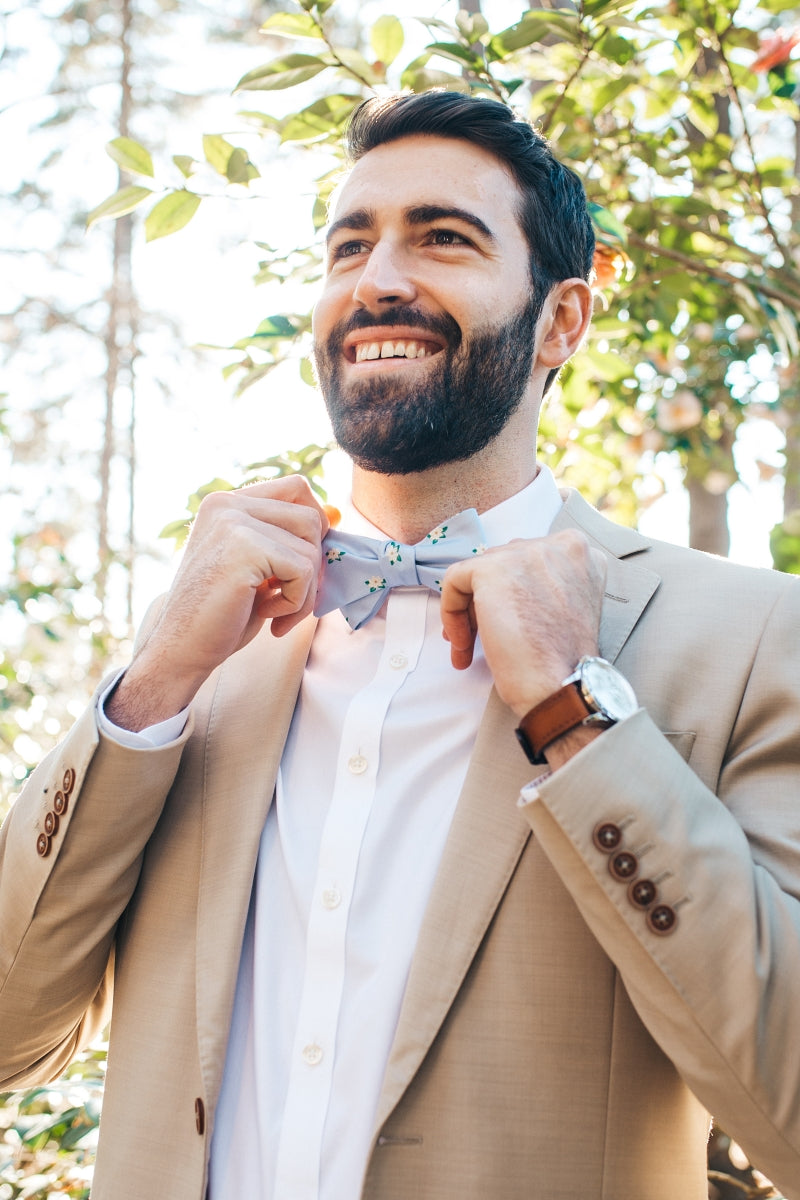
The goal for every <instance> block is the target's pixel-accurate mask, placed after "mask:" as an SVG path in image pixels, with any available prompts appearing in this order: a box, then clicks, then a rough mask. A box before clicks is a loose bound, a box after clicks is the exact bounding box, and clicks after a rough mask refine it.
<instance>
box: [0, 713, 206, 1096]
mask: <svg viewBox="0 0 800 1200" xmlns="http://www.w3.org/2000/svg"><path fill="white" fill-rule="evenodd" d="M187 735H188V729H187V731H186V733H185V734H184V738H185V736H187ZM183 740H184V739H181V740H180V741H179V742H177V743H173V744H172V745H170V746H168V747H165V748H164V749H162V750H130V749H126V748H125V747H122V746H118V745H115V744H114V743H113V742H111V741H109V740H108V739H106V738H101V737H99V735H98V733H97V727H96V721H95V713H94V710H93V709H92V710H89V711H87V712H86V713H85V714H84V716H83V717H82V718H81V720H80V721H79V722H78V724H77V725H76V726H75V728H74V729H73V731H72V733H71V734H70V735H69V737H68V738H67V739H66V740H65V741H64V742H63V743H62V744H61V745H60V746H59V747H57V749H56V750H55V751H53V752H52V754H51V755H50V756H48V758H47V759H46V760H45V761H44V762H43V763H42V764H41V765H40V767H38V768H37V770H36V771H35V772H34V774H33V775H32V776H31V779H30V780H29V782H28V784H27V786H26V788H25V789H24V791H23V793H22V794H21V795H20V797H19V799H18V800H17V802H16V803H15V805H14V807H13V809H12V811H11V814H10V815H9V817H8V819H7V820H6V822H5V824H4V826H3V829H2V830H1V831H0V1077H2V1078H3V1079H4V1080H6V1081H8V1082H11V1081H13V1082H14V1083H15V1084H19V1082H20V1080H22V1079H25V1078H27V1077H28V1076H27V1074H26V1073H28V1072H30V1070H31V1069H32V1068H35V1064H38V1076H39V1077H51V1076H52V1074H54V1073H57V1072H58V1070H60V1069H61V1068H62V1067H63V1066H64V1065H65V1063H66V1062H67V1061H69V1057H70V1056H71V1055H72V1054H73V1053H74V1051H75V1050H76V1049H77V1047H78V1045H79V1044H80V1042H81V1041H84V1040H86V1039H87V1038H89V1037H91V1036H92V1034H93V1032H94V1031H95V1029H96V1028H97V1027H98V1025H99V1023H101V1022H102V1019H103V1018H104V1016H105V1015H106V1005H107V999H108V989H107V987H106V986H105V985H104V979H105V978H106V972H107V966H108V962H109V957H110V953H111V949H112V946H113V939H114V932H115V927H116V923H117V920H118V919H119V916H120V914H121V912H122V911H123V909H124V908H125V905H126V904H127V902H128V900H129V898H130V896H131V893H132V892H133V889H134V887H135V886H136V881H137V878H138V874H139V868H140V864H141V858H142V853H143V849H144V846H145V845H146V843H147V840H148V838H149V836H150V834H151V832H152V830H153V828H154V826H155V824H156V822H157V820H158V817H159V815H160V812H161V809H162V807H163V804H164V799H165V797H166V795H167V793H168V791H169V788H170V785H171V783H172V779H173V777H174V775H175V771H176V770H177V766H178V763H179V761H180V757H181V751H182V744H183ZM67 772H74V782H73V786H72V788H71V789H70V790H69V793H68V794H67V795H66V806H65V804H64V802H63V801H58V802H57V803H56V797H57V794H58V793H59V792H60V793H61V795H62V796H64V795H65V793H64V791H63V784H64V777H65V773H67ZM56 809H61V813H60V815H59V818H58V823H57V827H56V828H55V829H54V830H53V822H52V816H51V819H50V821H49V823H46V822H47V816H48V814H53V813H54V812H55V811H56ZM46 828H47V829H51V830H53V832H52V833H51V834H50V835H48V834H47V833H46V832H45V829H46ZM43 838H44V839H45V840H43Z"/></svg>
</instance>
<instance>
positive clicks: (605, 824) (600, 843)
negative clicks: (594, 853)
mask: <svg viewBox="0 0 800 1200" xmlns="http://www.w3.org/2000/svg"><path fill="white" fill-rule="evenodd" d="M592 841H593V842H594V844H595V846H596V847H597V849H598V850H602V852H603V854H611V853H612V851H614V850H616V848H617V846H619V844H620V843H621V841H622V830H621V829H620V827H619V825H615V824H614V823H613V822H612V821H601V823H600V824H599V825H597V826H596V827H595V831H594V833H593V834H592Z"/></svg>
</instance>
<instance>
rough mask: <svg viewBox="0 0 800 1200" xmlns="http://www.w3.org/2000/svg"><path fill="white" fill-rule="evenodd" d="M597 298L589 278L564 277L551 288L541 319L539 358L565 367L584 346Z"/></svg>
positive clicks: (547, 362) (545, 364) (542, 361)
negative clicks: (593, 295) (569, 359)
mask: <svg viewBox="0 0 800 1200" xmlns="http://www.w3.org/2000/svg"><path fill="white" fill-rule="evenodd" d="M592 307H593V297H592V292H591V288H590V287H589V285H588V283H587V282H586V280H585V279H562V280H561V281H560V282H559V283H557V284H555V286H554V287H553V288H551V290H550V294H549V295H548V297H547V299H546V300H545V303H544V309H543V311H542V315H541V317H540V319H539V326H538V330H537V332H539V334H540V336H539V338H538V339H537V340H538V342H539V345H538V347H537V355H536V357H537V360H538V362H539V363H541V365H542V366H544V367H548V368H549V369H552V368H554V367H560V366H562V365H563V364H564V363H565V362H566V361H567V359H568V358H571V357H572V355H573V354H574V353H575V351H576V350H577V349H578V347H579V346H580V344H581V342H582V341H583V339H584V337H585V336H586V330H587V329H588V328H589V322H590V321H591V319H592Z"/></svg>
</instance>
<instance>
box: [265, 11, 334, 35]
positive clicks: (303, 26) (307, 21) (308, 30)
mask: <svg viewBox="0 0 800 1200" xmlns="http://www.w3.org/2000/svg"><path fill="white" fill-rule="evenodd" d="M261 32H262V33H276V34H279V35H280V36H282V37H295V38H304V37H305V38H321V37H322V29H321V28H320V26H319V24H318V23H317V22H316V21H315V20H314V18H313V17H312V16H311V14H310V13H287V12H279V13H273V14H272V16H271V17H267V19H266V21H265V22H264V24H263V25H262V26H261Z"/></svg>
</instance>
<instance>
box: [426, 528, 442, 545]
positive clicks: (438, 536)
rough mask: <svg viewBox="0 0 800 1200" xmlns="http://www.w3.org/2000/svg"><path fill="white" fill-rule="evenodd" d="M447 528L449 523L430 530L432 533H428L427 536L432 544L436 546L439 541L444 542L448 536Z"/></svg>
mask: <svg viewBox="0 0 800 1200" xmlns="http://www.w3.org/2000/svg"><path fill="white" fill-rule="evenodd" d="M447 528H448V527H447V525H437V526H436V528H435V529H432V530H431V531H430V533H426V534H425V537H426V538H427V539H428V541H429V542H430V543H431V545H432V546H435V545H436V543H437V542H443V541H444V540H445V538H446V537H447Z"/></svg>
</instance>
